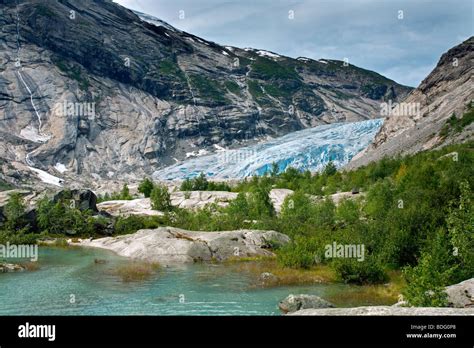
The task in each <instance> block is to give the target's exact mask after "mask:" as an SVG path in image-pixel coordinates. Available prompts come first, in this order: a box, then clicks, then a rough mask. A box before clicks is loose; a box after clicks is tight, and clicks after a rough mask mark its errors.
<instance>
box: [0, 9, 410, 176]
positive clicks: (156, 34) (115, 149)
mask: <svg viewBox="0 0 474 348" xmlns="http://www.w3.org/2000/svg"><path fill="white" fill-rule="evenodd" d="M0 6H1V7H0V10H1V13H0V28H1V29H0V47H1V49H0V61H1V64H0V134H1V137H0V143H1V147H0V163H3V165H2V166H3V170H2V172H3V174H2V175H3V179H4V180H6V181H10V182H17V181H18V180H19V178H20V177H21V178H23V179H24V178H25V177H26V176H25V173H24V172H28V170H29V167H35V168H39V169H42V170H45V171H48V172H49V173H50V174H53V175H54V176H56V177H60V178H61V179H63V180H65V181H66V182H69V183H71V182H73V181H75V180H78V178H79V179H81V180H86V179H90V180H91V183H93V182H96V181H99V180H106V179H114V178H121V179H123V180H133V179H135V178H140V177H142V176H143V175H144V174H146V173H151V172H153V171H154V170H156V169H158V168H161V167H164V166H167V165H170V164H174V163H176V162H178V161H180V160H183V159H185V158H187V157H192V156H196V155H199V154H200V153H203V151H211V152H212V151H214V150H216V149H219V148H222V147H224V148H235V147H240V146H244V145H249V144H252V143H255V142H258V141H261V140H263V139H267V138H269V137H278V136H282V135H285V134H287V133H289V132H293V131H296V130H301V129H304V128H308V127H313V126H316V125H321V124H327V123H333V122H345V121H348V122H350V121H360V120H364V119H370V118H375V117H379V116H380V103H381V102H382V101H387V100H389V99H391V100H393V101H398V100H401V99H403V98H404V97H405V96H406V95H407V94H408V93H409V92H410V90H411V89H410V88H409V87H405V86H401V85H398V84H397V83H395V82H394V81H391V80H389V79H387V78H385V77H383V76H381V75H379V74H377V73H374V72H371V71H367V70H364V69H361V68H358V67H355V66H353V65H350V64H345V63H344V62H342V61H335V60H318V61H317V60H311V59H307V58H298V59H292V58H288V57H284V56H280V55H277V54H274V53H271V52H267V51H263V50H257V49H241V48H236V47H223V46H220V45H218V44H216V43H213V42H209V41H206V40H204V39H201V38H199V37H196V36H194V35H191V34H188V33H185V32H182V31H180V30H178V29H175V28H173V27H172V26H170V25H168V24H166V23H164V22H161V21H159V20H157V19H156V18H153V17H151V16H147V15H144V14H139V15H140V16H141V18H140V17H139V16H138V15H137V14H136V13H134V12H132V11H130V10H128V9H126V8H124V7H121V6H119V5H118V4H115V3H113V2H112V1H108V0H103V1H99V0H95V1H93V0H85V1H84V0H81V1H79V0H30V1H20V0H19V1H14V0H3V1H2V2H1V4H0ZM18 172H21V173H22V174H21V175H19V174H18ZM30 172H31V171H30ZM31 175H32V177H36V173H33V172H31ZM41 175H46V174H41ZM50 179H51V178H50ZM51 180H52V181H56V179H51ZM57 181H58V182H61V181H60V180H59V179H57Z"/></svg>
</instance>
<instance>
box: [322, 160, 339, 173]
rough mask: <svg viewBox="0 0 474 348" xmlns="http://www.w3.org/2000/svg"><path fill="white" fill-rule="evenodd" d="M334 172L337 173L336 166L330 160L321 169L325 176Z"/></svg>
mask: <svg viewBox="0 0 474 348" xmlns="http://www.w3.org/2000/svg"><path fill="white" fill-rule="evenodd" d="M336 173H337V168H336V166H335V165H334V163H333V162H332V161H331V162H329V163H328V164H327V165H326V168H324V171H323V174H324V175H326V176H332V175H334V174H336Z"/></svg>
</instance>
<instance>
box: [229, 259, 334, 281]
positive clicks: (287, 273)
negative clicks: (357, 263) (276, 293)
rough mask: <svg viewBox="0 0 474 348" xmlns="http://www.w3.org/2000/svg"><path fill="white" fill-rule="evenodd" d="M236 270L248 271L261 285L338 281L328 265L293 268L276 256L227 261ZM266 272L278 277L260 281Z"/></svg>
mask: <svg viewBox="0 0 474 348" xmlns="http://www.w3.org/2000/svg"><path fill="white" fill-rule="evenodd" d="M227 262H228V263H229V264H230V265H231V266H232V269H233V270H234V271H236V272H243V273H247V274H248V275H249V276H250V277H251V278H253V280H254V282H255V286H259V287H275V286H285V285H298V284H318V283H332V282H336V279H337V278H336V274H335V273H334V271H333V270H332V269H331V268H330V267H328V266H325V265H323V266H317V267H313V268H310V269H293V268H287V267H282V266H280V265H279V264H278V262H277V261H276V259H275V258H262V257H260V258H247V259H239V260H229V261H227ZM264 272H268V273H271V274H273V275H275V276H276V279H274V280H269V281H266V282H264V283H263V282H261V281H260V275H261V274H262V273H264Z"/></svg>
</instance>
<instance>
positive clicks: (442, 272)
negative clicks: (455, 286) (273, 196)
mask: <svg viewBox="0 0 474 348" xmlns="http://www.w3.org/2000/svg"><path fill="white" fill-rule="evenodd" d="M458 268H459V265H458V264H457V262H456V258H455V256H454V255H453V251H452V246H451V244H450V241H449V236H448V234H447V233H446V231H444V230H443V229H439V230H438V231H437V233H436V235H435V237H434V238H433V239H432V240H430V242H429V244H428V245H427V247H426V248H425V250H424V251H423V252H422V254H421V257H420V259H419V262H418V264H417V265H416V266H414V267H406V268H405V269H404V271H403V274H404V277H405V279H406V281H407V287H406V288H405V289H404V292H403V295H404V297H405V299H406V300H407V301H408V303H409V304H410V305H412V306H421V307H442V306H445V305H446V294H445V293H444V287H445V286H446V285H449V284H451V283H453V280H454V279H455V277H456V273H457V271H458Z"/></svg>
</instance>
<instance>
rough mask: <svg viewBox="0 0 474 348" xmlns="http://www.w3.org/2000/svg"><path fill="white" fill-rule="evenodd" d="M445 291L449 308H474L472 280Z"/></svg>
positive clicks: (451, 286)
mask: <svg viewBox="0 0 474 348" xmlns="http://www.w3.org/2000/svg"><path fill="white" fill-rule="evenodd" d="M445 291H446V293H447V294H448V306H449V307H455V308H465V307H474V278H471V279H468V280H465V281H463V282H461V283H459V284H455V285H450V286H448V287H446V289H445Z"/></svg>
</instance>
